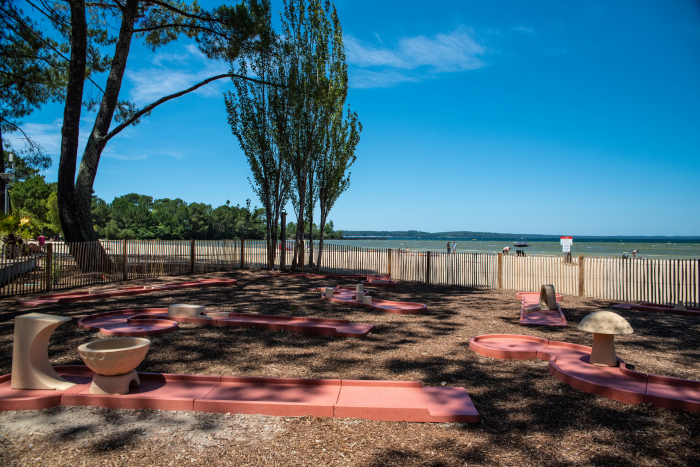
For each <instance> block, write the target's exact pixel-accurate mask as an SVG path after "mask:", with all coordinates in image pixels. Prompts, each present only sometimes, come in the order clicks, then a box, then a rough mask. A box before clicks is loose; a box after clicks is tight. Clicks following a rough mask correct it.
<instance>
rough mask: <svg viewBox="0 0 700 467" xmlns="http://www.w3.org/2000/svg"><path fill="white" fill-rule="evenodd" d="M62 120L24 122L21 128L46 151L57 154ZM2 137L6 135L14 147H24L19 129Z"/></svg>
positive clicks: (59, 146)
mask: <svg viewBox="0 0 700 467" xmlns="http://www.w3.org/2000/svg"><path fill="white" fill-rule="evenodd" d="M62 122H63V121H62V120H61V119H56V120H54V121H53V122H52V123H25V124H24V125H22V130H23V131H24V132H25V133H26V134H27V136H29V137H30V138H31V139H32V140H34V141H36V142H37V143H39V144H40V145H41V147H43V148H44V149H45V150H46V152H47V153H49V154H52V155H58V154H59V153H60V151H61V126H62ZM3 137H7V138H8V139H9V140H10V142H11V143H12V145H13V146H14V147H15V149H22V148H23V147H24V141H23V139H24V136H23V135H22V133H20V132H19V131H15V132H12V133H9V134H6V135H3Z"/></svg>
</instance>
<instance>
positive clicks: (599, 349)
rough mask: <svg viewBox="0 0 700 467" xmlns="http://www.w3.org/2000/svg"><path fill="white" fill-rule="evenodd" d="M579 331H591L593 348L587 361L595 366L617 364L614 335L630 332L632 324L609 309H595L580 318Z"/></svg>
mask: <svg viewBox="0 0 700 467" xmlns="http://www.w3.org/2000/svg"><path fill="white" fill-rule="evenodd" d="M578 328H579V329H580V330H581V331H585V332H591V333H593V348H592V349H591V357H590V360H589V363H591V364H592V365H597V366H617V365H618V361H617V355H615V335H617V334H632V333H633V332H634V331H633V330H632V326H630V323H628V322H627V321H626V320H625V319H624V318H623V317H622V316H620V315H618V314H617V313H613V312H611V311H596V312H595V313H591V314H590V315H588V316H586V317H585V318H583V319H582V320H581V322H580V323H579V325H578Z"/></svg>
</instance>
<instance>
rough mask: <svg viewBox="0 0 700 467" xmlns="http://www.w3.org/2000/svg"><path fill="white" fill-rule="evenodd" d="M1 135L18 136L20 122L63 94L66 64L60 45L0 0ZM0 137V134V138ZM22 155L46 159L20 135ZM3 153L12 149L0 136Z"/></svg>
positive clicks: (5, 0) (10, 3) (9, 0)
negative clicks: (22, 141) (23, 146)
mask: <svg viewBox="0 0 700 467" xmlns="http://www.w3.org/2000/svg"><path fill="white" fill-rule="evenodd" d="M0 13H2V14H0V131H1V133H9V132H14V131H20V132H21V125H22V118H24V117H26V116H28V115H30V114H31V113H32V112H33V111H35V110H36V109H38V108H40V107H41V106H42V105H43V104H46V103H47V102H49V101H54V102H57V101H60V100H62V99H63V96H64V94H65V84H66V80H67V62H66V61H65V60H64V58H63V57H62V56H61V50H65V49H66V48H67V45H66V44H65V43H63V44H62V43H59V42H57V41H56V40H54V39H53V38H52V37H50V35H48V34H46V33H45V32H43V31H42V30H41V29H40V27H39V24H38V23H36V22H34V21H32V20H31V19H30V18H29V17H28V16H26V15H25V13H24V12H23V11H22V10H21V9H20V8H18V7H17V6H16V5H15V1H14V0H0ZM1 133H0V134H1ZM23 137H24V138H23V139H24V141H25V148H24V150H23V152H25V153H27V154H28V155H29V156H30V157H35V158H45V157H46V155H45V154H44V153H43V149H42V148H41V146H40V145H39V144H37V143H36V142H34V141H32V140H31V139H29V138H28V137H27V136H26V135H24V134H23ZM0 143H2V149H3V151H4V150H5V149H6V148H7V149H8V150H11V147H10V145H9V143H8V142H7V141H4V140H3V138H2V137H1V136H0Z"/></svg>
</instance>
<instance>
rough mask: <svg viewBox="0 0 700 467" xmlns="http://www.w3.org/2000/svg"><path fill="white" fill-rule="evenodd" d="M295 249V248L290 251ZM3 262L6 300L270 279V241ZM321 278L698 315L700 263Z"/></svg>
mask: <svg viewBox="0 0 700 467" xmlns="http://www.w3.org/2000/svg"><path fill="white" fill-rule="evenodd" d="M286 243H287V245H288V246H289V247H293V242H292V241H287V242H286ZM282 255H284V265H285V269H287V270H289V269H290V268H291V265H292V260H293V251H292V250H291V249H289V250H288V251H283V249H282V248H281V245H278V248H277V250H276V253H275V261H274V269H280V268H281V265H282ZM9 256H11V255H9V254H7V252H6V251H4V250H3V252H2V254H1V255H0V296H10V295H23V294H35V293H42V292H47V291H51V290H65V289H70V288H74V287H86V286H91V285H96V284H107V283H114V282H121V281H126V280H130V279H142V278H156V277H163V276H177V275H185V274H203V273H209V272H219V271H233V270H236V269H240V268H244V269H267V268H268V263H267V248H266V242H265V241H264V240H197V241H194V240H186V241H161V240H153V241H140V240H106V241H100V242H94V243H75V244H66V243H54V244H50V243H49V244H47V245H46V246H45V247H44V251H42V252H36V251H32V252H29V253H28V254H24V255H17V257H15V258H10V257H9ZM310 257H313V260H314V265H315V264H316V262H317V261H318V242H313V244H310V243H309V242H305V244H304V248H303V266H302V265H301V264H299V265H297V267H296V270H298V271H302V270H303V271H310V272H315V271H316V268H315V267H312V266H310V265H309V258H310ZM320 272H321V273H329V274H362V275H364V274H376V275H382V274H390V275H391V276H392V278H393V279H396V280H400V281H416V282H423V283H429V284H440V285H456V286H463V287H478V288H489V289H505V290H518V291H530V292H537V291H539V288H540V286H541V285H542V284H552V285H554V287H555V289H556V290H557V292H559V293H563V294H567V295H578V296H585V297H595V298H601V299H606V300H619V301H628V302H637V301H646V302H651V303H662V304H668V303H677V302H678V301H683V302H684V303H685V304H686V305H687V306H700V261H699V260H695V259H693V260H690V259H687V260H686V259H683V260H675V259H668V260H662V259H641V258H637V259H634V258H628V259H623V258H619V257H597V256H573V257H572V256H566V255H530V256H516V255H503V254H502V253H452V254H449V255H448V254H446V253H445V252H434V251H413V252H406V251H400V250H392V249H386V248H373V249H370V248H360V247H353V246H348V245H335V244H325V245H324V250H323V257H322V259H321V264H320Z"/></svg>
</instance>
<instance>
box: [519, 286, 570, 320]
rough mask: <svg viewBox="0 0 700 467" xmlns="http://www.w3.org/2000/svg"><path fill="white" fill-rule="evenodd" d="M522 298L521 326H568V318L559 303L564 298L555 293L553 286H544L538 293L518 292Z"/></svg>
mask: <svg viewBox="0 0 700 467" xmlns="http://www.w3.org/2000/svg"><path fill="white" fill-rule="evenodd" d="M515 296H516V297H517V298H520V324H521V325H540V326H566V325H567V324H566V317H565V316H564V313H563V312H562V311H561V307H560V306H559V303H558V301H559V300H561V298H562V296H561V295H560V294H557V293H555V291H554V286H553V285H543V286H542V289H541V290H540V292H539V294H537V292H518V293H517V294H516V295H515Z"/></svg>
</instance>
